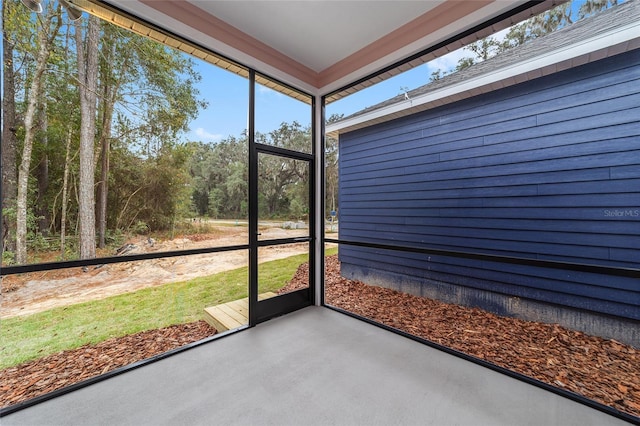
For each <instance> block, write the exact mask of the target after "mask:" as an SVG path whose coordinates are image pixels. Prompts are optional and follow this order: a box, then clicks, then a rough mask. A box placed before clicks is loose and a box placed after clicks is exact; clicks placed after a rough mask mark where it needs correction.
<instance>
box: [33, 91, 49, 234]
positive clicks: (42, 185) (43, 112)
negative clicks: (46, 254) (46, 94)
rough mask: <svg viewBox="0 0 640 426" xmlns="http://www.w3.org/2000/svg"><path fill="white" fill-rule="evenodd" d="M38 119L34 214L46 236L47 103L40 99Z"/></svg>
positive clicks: (47, 210)
mask: <svg viewBox="0 0 640 426" xmlns="http://www.w3.org/2000/svg"><path fill="white" fill-rule="evenodd" d="M39 112H40V119H39V120H38V129H39V132H38V133H39V134H40V135H42V139H41V140H40V143H41V144H42V147H43V151H42V157H41V158H40V161H39V162H38V170H37V180H38V197H37V199H36V214H37V215H38V231H39V232H40V233H41V234H42V235H44V236H47V234H48V233H49V220H50V214H49V206H48V205H47V200H46V195H47V190H48V189H49V155H48V150H49V147H48V145H49V138H48V137H47V127H48V124H49V120H48V118H47V102H46V100H44V99H41V103H40V109H39Z"/></svg>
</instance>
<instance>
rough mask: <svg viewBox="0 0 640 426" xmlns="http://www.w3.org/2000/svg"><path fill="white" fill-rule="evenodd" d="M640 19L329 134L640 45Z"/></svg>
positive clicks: (339, 125) (336, 127)
mask: <svg viewBox="0 0 640 426" xmlns="http://www.w3.org/2000/svg"><path fill="white" fill-rule="evenodd" d="M639 35H640V22H634V23H631V24H628V25H625V26H621V27H617V28H614V29H611V30H610V31H606V32H603V33H600V34H597V35H594V36H593V37H590V38H586V39H582V40H580V41H577V42H575V43H571V44H567V45H564V46H561V47H559V48H558V49H554V50H553V51H551V52H545V53H544V54H541V55H538V56H535V57H532V58H529V59H527V60H524V61H522V62H518V63H516V64H513V65H511V66H507V67H505V68H503V69H501V70H498V71H491V72H487V73H484V74H482V75H479V76H476V77H472V78H469V79H467V80H465V81H462V82H459V83H454V84H451V85H448V86H444V87H441V88H439V89H436V90H433V91H429V92H427V93H424V94H421V95H418V96H416V97H414V98H413V99H408V100H402V101H400V102H397V103H395V104H391V105H387V106H384V107H381V108H379V109H375V110H372V111H369V112H366V113H363V114H360V115H357V116H355V117H352V118H347V119H344V120H342V121H340V122H336V123H333V124H330V125H327V127H326V134H327V136H330V137H334V138H337V137H338V136H339V135H340V134H341V133H347V132H351V131H354V130H358V129H361V128H364V127H368V126H371V125H374V124H379V123H384V122H387V121H390V120H393V119H396V118H400V117H404V116H407V115H411V114H414V113H417V112H420V111H424V110H427V109H431V108H435V107H438V106H441V105H445V104H448V103H452V102H455V101H459V100H462V99H466V98H469V97H472V96H476V95H479V94H482V93H488V92H491V91H494V90H497V89H501V88H504V87H508V86H512V85H514V84H518V83H523V82H525V81H529V80H533V79H535V78H538V77H541V76H543V75H549V74H553V73H556V72H559V71H564V70H567V69H570V68H574V67H577V66H580V65H584V64H586V63H589V62H594V61H596V60H600V59H604V58H607V57H610V56H614V55H617V54H620V53H624V52H627V51H630V50H634V49H638V48H640V36H639Z"/></svg>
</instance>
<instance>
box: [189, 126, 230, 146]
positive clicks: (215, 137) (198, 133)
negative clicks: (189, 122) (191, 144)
mask: <svg viewBox="0 0 640 426" xmlns="http://www.w3.org/2000/svg"><path fill="white" fill-rule="evenodd" d="M192 133H193V134H194V135H195V138H194V139H200V140H202V141H204V142H218V141H220V140H221V139H222V138H223V136H222V135H221V134H218V133H209V132H207V131H206V130H205V129H203V128H202V127H198V128H197V129H195V130H194V131H193V132H192Z"/></svg>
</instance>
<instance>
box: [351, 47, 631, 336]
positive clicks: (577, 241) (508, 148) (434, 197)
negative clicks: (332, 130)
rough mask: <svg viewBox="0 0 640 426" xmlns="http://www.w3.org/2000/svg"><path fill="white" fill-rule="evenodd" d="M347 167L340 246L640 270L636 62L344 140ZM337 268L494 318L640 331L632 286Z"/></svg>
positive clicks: (402, 260) (360, 262) (476, 271)
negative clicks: (565, 319) (569, 313)
mask: <svg viewBox="0 0 640 426" xmlns="http://www.w3.org/2000/svg"><path fill="white" fill-rule="evenodd" d="M339 161H340V163H339V167H340V169H339V173H340V188H339V189H340V211H339V235H340V239H343V240H356V241H367V242H377V243H385V244H394V245H405V246H416V247H431V248H439V249H446V250H455V251H463V252H480V253H489V254H498V255H506V256H515V257H525V258H533V259H548V260H558V261H567V262H578V263H585V264H597V265H608V266H620V267H632V268H638V267H640V50H635V51H631V52H628V53H625V54H621V55H618V56H614V57H611V58H608V59H605V60H601V61H597V62H593V63H590V64H587V65H583V66H581V67H578V68H573V69H571V70H567V71H563V72H559V73H556V74H553V75H549V76H544V77H540V78H537V79H535V80H532V81H529V82H526V83H522V84H519V85H516V86H511V87H509V88H506V89H501V90H497V91H494V92H492V93H490V94H485V95H480V96H477V97H474V98H470V99H466V100H463V101H459V102H455V103H453V104H449V105H445V106H442V107H439V108H436V109H432V110H428V111H424V112H420V113H417V114H414V115H411V116H407V117H403V118H401V119H397V120H393V121H390V122H387V123H383V124H380V125H375V126H371V127H368V128H365V129H360V130H357V131H353V132H350V133H346V134H342V135H340V157H339ZM340 260H341V262H342V271H343V274H344V275H346V276H347V277H349V278H356V279H362V280H364V281H365V282H370V283H375V284H380V285H385V286H388V287H394V288H398V289H401V290H403V291H409V292H411V293H415V294H420V295H428V296H431V297H440V298H443V299H445V300H449V301H453V302H456V303H465V304H470V305H476V306H481V307H484V308H487V309H490V310H493V311H496V312H498V313H506V314H515V315H522V312H525V311H527V310H530V309H533V308H531V307H532V306H534V305H535V306H537V308H535V309H534V311H538V312H542V311H544V310H545V309H550V310H551V311H553V310H554V309H555V310H556V311H557V312H558V314H559V315H564V314H563V313H562V309H559V310H558V309H557V308H559V307H560V308H562V307H570V308H575V309H576V312H583V311H586V312H593V313H596V314H602V315H604V316H606V317H614V318H619V319H620V320H623V321H629V320H630V321H632V322H633V321H637V320H640V283H639V282H638V279H637V278H628V277H616V276H604V275H598V274H593V273H583V272H572V271H565V270H553V269H543V268H539V267H528V266H521V265H511V264H503V263H496V262H486V261H474V260H465V259H456V258H451V257H443V256H427V255H419V254H409V253H401V252H388V251H381V250H374V249H368V248H359V247H353V246H347V245H342V246H341V247H340ZM523 301H527V302H531V303H529V305H527V307H524V306H523V303H524V302H523ZM541 303H542V304H541ZM542 306H546V307H547V308H544V309H543V308H541V307H542ZM525 316H528V317H531V316H535V315H534V314H532V313H529V314H527V315H525ZM542 316H544V315H542ZM556 316H557V315H556ZM547 317H548V318H550V319H552V320H553V318H555V316H554V315H551V316H550V317H549V316H548V315H547ZM545 318H546V317H545ZM589 321H590V320H589ZM633 324H635V329H636V330H635V333H636V334H635V336H637V337H636V338H638V339H640V335H639V334H637V333H638V328H639V327H638V324H637V323H633ZM625 327H626V326H625ZM605 334H606V333H605Z"/></svg>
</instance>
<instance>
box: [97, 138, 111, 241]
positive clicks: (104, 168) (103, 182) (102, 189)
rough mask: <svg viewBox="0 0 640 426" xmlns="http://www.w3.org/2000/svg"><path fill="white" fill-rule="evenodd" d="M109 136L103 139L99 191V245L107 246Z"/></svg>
mask: <svg viewBox="0 0 640 426" xmlns="http://www.w3.org/2000/svg"><path fill="white" fill-rule="evenodd" d="M109 145H110V143H109V138H108V137H106V138H104V140H103V141H102V164H101V168H100V186H99V193H98V200H99V202H98V236H99V239H98V247H100V248H104V247H105V239H106V233H107V196H108V194H109V192H108V191H109V150H110V146H109Z"/></svg>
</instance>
